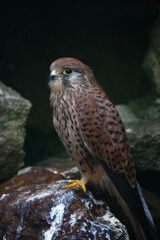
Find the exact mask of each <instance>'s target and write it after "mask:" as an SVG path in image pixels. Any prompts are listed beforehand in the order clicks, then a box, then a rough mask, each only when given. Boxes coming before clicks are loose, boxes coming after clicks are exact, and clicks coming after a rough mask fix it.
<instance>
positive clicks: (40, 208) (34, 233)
mask: <svg viewBox="0 0 160 240" xmlns="http://www.w3.org/2000/svg"><path fill="white" fill-rule="evenodd" d="M76 173H77V169H76V168H73V169H72V170H70V171H66V172H60V171H58V170H55V169H53V168H52V169H51V168H42V167H32V168H30V167H29V168H26V169H24V170H21V171H20V172H19V173H18V175H17V176H16V177H14V178H12V179H10V180H9V181H7V182H5V183H3V184H2V185H1V186H0V239H6V240H12V239H13V240H15V239H30V240H32V239H34V240H36V239H37V240H41V239H45V240H53V239H54V240H56V239H57V240H59V239H72V240H75V239H97V240H101V239H110V240H113V239H119V240H120V239H121V240H122V239H123V240H127V239H129V237H128V233H127V230H126V227H125V226H124V225H122V223H121V222H120V221H119V220H118V219H117V218H116V217H115V216H114V215H113V213H112V212H111V211H110V208H109V207H108V205H107V203H106V202H104V201H100V200H96V199H95V198H94V197H93V195H92V194H91V192H90V191H87V192H86V193H84V192H83V190H82V189H80V188H79V187H75V188H72V189H62V186H63V185H65V184H66V179H67V178H69V177H72V178H73V177H74V175H75V174H76Z"/></svg>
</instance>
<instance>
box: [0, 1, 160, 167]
mask: <svg viewBox="0 0 160 240" xmlns="http://www.w3.org/2000/svg"><path fill="white" fill-rule="evenodd" d="M158 15H159V0H152V1H148V2H146V1H138V2H135V1H127V0H126V1H119V0H115V1H112V2H111V1H91V0H90V1H89V0H86V1H77V0H74V1H52V2H41V1H39V2H38V3H36V2H33V3H32V4H30V5H29V4H28V2H27V1H26V2H23V1H22V2H21V3H20V2H17V1H12V2H7V3H6V5H5V3H3V6H1V8H0V21H1V33H0V36H1V37H0V80H1V81H3V82H4V83H5V84H6V85H8V86H11V87H12V88H14V89H15V90H17V91H18V92H19V93H20V94H21V95H22V96H23V97H25V98H27V99H29V100H30V101H31V102H32V104H33V107H32V110H31V113H30V116H29V119H28V122H27V138H26V142H25V150H26V160H25V161H26V164H27V165H29V164H32V165H33V164H36V163H37V162H39V161H40V160H42V159H43V160H44V159H46V158H48V157H49V156H59V155H62V153H63V152H64V149H63V147H62V145H61V144H60V141H59V140H58V138H57V135H56V133H55V132H54V130H53V126H52V111H51V108H50V106H49V88H48V86H47V85H48V76H49V66H50V64H51V62H52V61H54V60H55V59H57V58H59V57H64V56H70V57H75V58H78V59H80V60H81V61H83V62H85V63H86V64H88V65H89V66H90V67H92V69H93V71H94V73H95V76H96V79H97V80H98V81H99V82H100V83H101V85H102V86H103V87H104V89H105V91H106V92H107V95H108V96H109V97H110V99H111V100H112V101H113V102H114V103H115V104H120V103H127V102H128V101H129V100H130V99H135V98H137V97H142V96H144V95H145V94H147V93H148V92H149V90H150V88H151V83H150V82H149V80H148V77H147V75H146V73H145V72H144V70H143V67H142V64H143V61H144V58H145V55H146V53H147V49H148V47H149V45H150V39H151V36H152V31H153V26H154V23H155V21H156V18H157V16H158Z"/></svg>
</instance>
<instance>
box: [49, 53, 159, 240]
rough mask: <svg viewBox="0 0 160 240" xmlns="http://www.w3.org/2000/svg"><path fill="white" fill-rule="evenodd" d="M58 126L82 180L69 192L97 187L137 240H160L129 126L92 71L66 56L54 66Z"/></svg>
mask: <svg viewBox="0 0 160 240" xmlns="http://www.w3.org/2000/svg"><path fill="white" fill-rule="evenodd" d="M50 71H51V73H50V81H49V86H50V89H51V94H50V104H51V107H52V108H53V124H54V127H55V130H56V131H57V133H58V135H59V138H60V139H61V141H62V143H63V144H64V146H65V148H66V150H67V152H68V154H69V155H70V156H71V157H72V159H73V161H74V162H75V164H76V165H77V167H78V169H79V171H80V173H81V176H82V178H81V180H69V181H68V182H69V183H70V184H69V185H66V186H64V188H68V187H74V186H76V185H80V186H81V187H82V188H83V190H84V191H85V190H86V187H85V185H86V184H87V183H88V182H91V183H92V184H93V185H95V186H98V187H99V188H101V189H103V190H106V189H107V191H108V192H109V194H110V195H111V196H114V197H116V198H117V200H118V202H119V204H120V206H121V207H122V209H123V211H124V212H125V214H126V215H127V216H129V219H130V222H131V224H132V227H133V229H134V233H135V237H136V239H137V240H151V239H153V240H157V239H159V238H158V234H157V230H156V227H155V225H154V223H153V220H152V217H151V214H150V212H149V209H148V207H147V205H146V202H145V200H144V198H143V196H142V193H141V188H140V186H139V184H138V182H137V180H136V173H135V168H134V162H133V159H132V157H131V154H130V150H129V146H128V140H127V136H126V132H125V128H124V125H123V123H122V120H121V118H120V115H119V113H118V111H117V110H116V108H115V106H114V105H113V104H112V102H111V101H110V100H109V99H108V97H107V96H106V94H105V92H104V90H103V89H102V87H101V86H100V85H99V84H98V82H97V81H96V80H95V77H94V75H93V72H92V70H91V68H90V67H88V66H87V65H85V64H84V63H82V62H81V61H79V60H77V59H74V58H70V57H64V58H59V59H57V60H55V61H54V62H53V63H52V64H51V66H50Z"/></svg>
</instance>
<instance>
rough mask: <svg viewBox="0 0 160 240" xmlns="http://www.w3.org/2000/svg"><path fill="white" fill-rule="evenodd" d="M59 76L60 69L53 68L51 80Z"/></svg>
mask: <svg viewBox="0 0 160 240" xmlns="http://www.w3.org/2000/svg"><path fill="white" fill-rule="evenodd" d="M58 77H59V71H57V70H52V72H51V73H50V76H49V80H50V81H52V80H55V79H56V78H58Z"/></svg>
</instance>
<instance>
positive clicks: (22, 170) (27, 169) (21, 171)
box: [17, 167, 32, 175]
mask: <svg viewBox="0 0 160 240" xmlns="http://www.w3.org/2000/svg"><path fill="white" fill-rule="evenodd" d="M31 169H32V167H26V168H23V169H21V170H19V171H18V173H17V175H21V174H25V173H27V172H29V171H30V170H31Z"/></svg>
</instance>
